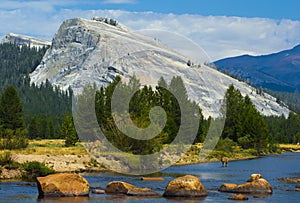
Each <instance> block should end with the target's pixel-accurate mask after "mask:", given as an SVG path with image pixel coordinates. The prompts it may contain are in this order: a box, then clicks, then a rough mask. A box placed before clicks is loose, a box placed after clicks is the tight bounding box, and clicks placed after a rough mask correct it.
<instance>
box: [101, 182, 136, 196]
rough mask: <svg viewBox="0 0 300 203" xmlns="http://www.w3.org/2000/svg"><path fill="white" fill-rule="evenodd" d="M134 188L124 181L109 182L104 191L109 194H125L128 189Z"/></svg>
mask: <svg viewBox="0 0 300 203" xmlns="http://www.w3.org/2000/svg"><path fill="white" fill-rule="evenodd" d="M133 188H135V186H134V185H131V184H129V183H125V182H119V181H115V182H110V183H109V184H108V185H107V186H106V188H105V192H106V193H110V194H127V192H128V190H129V189H133Z"/></svg>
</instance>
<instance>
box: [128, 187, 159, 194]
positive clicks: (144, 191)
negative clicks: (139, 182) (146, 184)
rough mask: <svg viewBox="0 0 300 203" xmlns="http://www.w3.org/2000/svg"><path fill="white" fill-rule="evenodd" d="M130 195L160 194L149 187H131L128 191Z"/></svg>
mask: <svg viewBox="0 0 300 203" xmlns="http://www.w3.org/2000/svg"><path fill="white" fill-rule="evenodd" d="M126 194H127V195H130V196H159V194H158V193H157V192H155V191H153V190H151V189H149V188H130V189H129V190H128V192H127V193H126Z"/></svg>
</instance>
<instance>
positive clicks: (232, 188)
mask: <svg viewBox="0 0 300 203" xmlns="http://www.w3.org/2000/svg"><path fill="white" fill-rule="evenodd" d="M219 191H221V192H231V193H247V194H272V187H271V185H270V184H269V182H268V181H266V180H265V179H263V178H262V176H261V175H260V174H252V175H251V176H250V178H249V179H248V182H247V183H244V184H228V183H225V184H223V185H222V186H221V187H220V188H219Z"/></svg>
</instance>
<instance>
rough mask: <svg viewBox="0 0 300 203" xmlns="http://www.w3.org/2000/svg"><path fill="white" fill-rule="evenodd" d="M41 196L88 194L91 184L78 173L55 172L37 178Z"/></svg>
mask: <svg viewBox="0 0 300 203" xmlns="http://www.w3.org/2000/svg"><path fill="white" fill-rule="evenodd" d="M37 186H38V191H39V196H40V197H49V196H55V197H70V196H88V195H89V192H90V185H89V183H88V182H87V180H86V179H85V178H83V177H82V176H80V175H78V174H68V173H61V174H53V175H48V176H46V177H38V178H37Z"/></svg>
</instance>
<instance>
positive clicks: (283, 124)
mask: <svg viewBox="0 0 300 203" xmlns="http://www.w3.org/2000/svg"><path fill="white" fill-rule="evenodd" d="M265 120H266V122H267V125H268V127H269V132H270V135H271V137H272V138H273V140H274V142H275V143H294V144H296V143H298V142H300V114H296V113H293V112H291V113H290V114H289V117H288V118H285V117H284V116H281V117H274V116H272V117H266V118H265Z"/></svg>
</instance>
